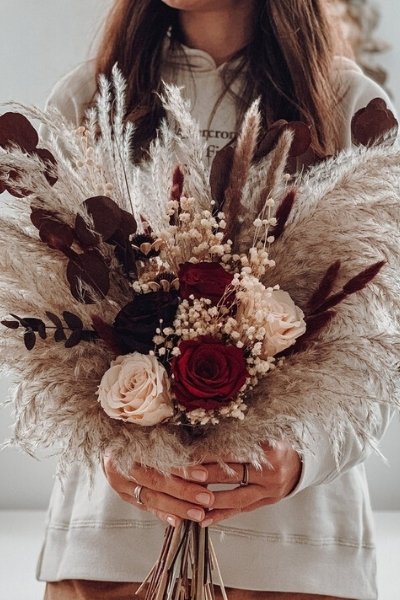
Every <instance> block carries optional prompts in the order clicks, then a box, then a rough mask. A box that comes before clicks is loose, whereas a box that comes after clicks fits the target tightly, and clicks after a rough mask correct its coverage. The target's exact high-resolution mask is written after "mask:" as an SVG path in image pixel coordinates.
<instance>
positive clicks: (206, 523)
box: [201, 519, 213, 528]
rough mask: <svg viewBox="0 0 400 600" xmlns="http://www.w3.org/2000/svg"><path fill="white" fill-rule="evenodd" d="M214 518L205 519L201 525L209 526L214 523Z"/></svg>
mask: <svg viewBox="0 0 400 600" xmlns="http://www.w3.org/2000/svg"><path fill="white" fill-rule="evenodd" d="M212 522H213V520H212V519H206V520H205V521H202V522H201V526H202V527H204V528H205V527H209V526H210V525H211V524H212Z"/></svg>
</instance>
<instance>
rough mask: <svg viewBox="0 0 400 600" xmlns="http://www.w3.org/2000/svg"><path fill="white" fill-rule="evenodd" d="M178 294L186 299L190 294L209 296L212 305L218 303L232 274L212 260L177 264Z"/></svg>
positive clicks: (196, 296) (230, 280) (198, 296)
mask: <svg viewBox="0 0 400 600" xmlns="http://www.w3.org/2000/svg"><path fill="white" fill-rule="evenodd" d="M178 277H179V284H180V295H181V297H182V298H183V299H184V300H187V299H188V298H189V296H190V295H191V294H193V296H194V297H195V298H209V299H210V300H211V301H212V303H213V304H214V306H215V305H216V304H218V302H219V301H220V300H221V298H222V296H223V295H224V293H225V290H226V288H227V286H228V285H229V284H230V283H232V279H233V275H232V274H231V273H228V272H227V271H225V269H224V268H223V267H222V266H221V265H220V264H219V263H214V262H200V263H197V264H193V263H190V262H186V263H184V264H183V265H179V273H178Z"/></svg>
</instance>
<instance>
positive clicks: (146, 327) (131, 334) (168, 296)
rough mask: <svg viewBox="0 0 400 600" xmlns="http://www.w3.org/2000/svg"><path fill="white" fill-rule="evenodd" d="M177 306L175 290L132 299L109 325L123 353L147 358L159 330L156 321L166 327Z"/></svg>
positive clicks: (173, 317)
mask: <svg viewBox="0 0 400 600" xmlns="http://www.w3.org/2000/svg"><path fill="white" fill-rule="evenodd" d="M178 304H179V298H178V294H177V292H175V290H173V291H171V292H163V291H160V292H151V293H150V294H140V295H138V296H135V298H134V299H133V300H132V302H129V304H127V305H126V306H124V308H123V309H122V310H121V311H120V312H119V313H118V315H117V316H116V318H115V321H114V324H113V328H114V334H115V339H116V342H117V343H118V345H119V346H120V348H121V349H122V350H123V353H124V354H129V352H141V353H142V354H148V353H149V352H150V350H152V349H153V348H154V342H153V337H154V336H155V335H156V329H157V328H158V327H160V319H162V321H163V324H162V325H163V327H170V326H171V325H172V324H173V322H174V319H175V315H176V311H177V308H178Z"/></svg>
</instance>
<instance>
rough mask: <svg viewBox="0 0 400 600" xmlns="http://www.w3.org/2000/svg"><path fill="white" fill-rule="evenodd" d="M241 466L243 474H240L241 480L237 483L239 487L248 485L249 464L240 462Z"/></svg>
mask: <svg viewBox="0 0 400 600" xmlns="http://www.w3.org/2000/svg"><path fill="white" fill-rule="evenodd" d="M242 467H243V475H242V480H241V482H240V483H239V485H240V486H241V487H244V486H246V485H249V464H248V463H242Z"/></svg>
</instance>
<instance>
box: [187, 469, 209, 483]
mask: <svg viewBox="0 0 400 600" xmlns="http://www.w3.org/2000/svg"><path fill="white" fill-rule="evenodd" d="M207 475H208V473H207V471H205V470H204V469H191V470H190V477H191V478H192V479H195V480H196V481H206V479H207Z"/></svg>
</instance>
